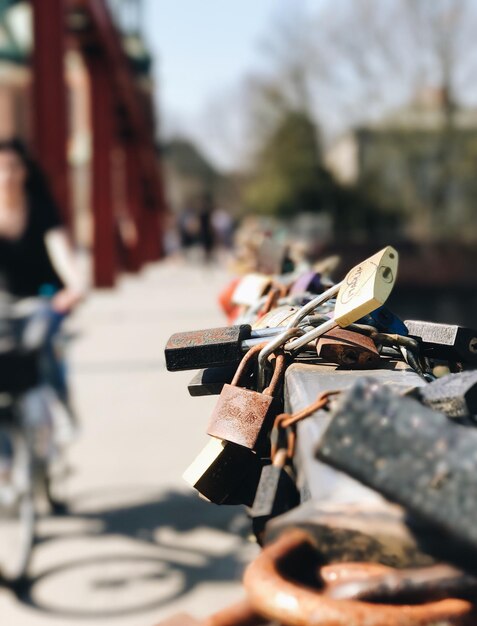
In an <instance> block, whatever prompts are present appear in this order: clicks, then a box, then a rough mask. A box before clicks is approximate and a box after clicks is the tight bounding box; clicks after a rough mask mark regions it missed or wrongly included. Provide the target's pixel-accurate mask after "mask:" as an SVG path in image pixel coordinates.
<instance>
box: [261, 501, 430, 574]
mask: <svg viewBox="0 0 477 626" xmlns="http://www.w3.org/2000/svg"><path fill="white" fill-rule="evenodd" d="M293 529H302V530H303V531H306V533H307V534H308V537H309V538H310V541H313V544H314V546H315V549H316V550H317V551H318V553H319V558H320V561H321V562H322V563H326V564H329V563H335V562H351V561H366V562H374V563H379V564H381V565H387V566H390V567H399V568H410V567H426V566H429V565H433V564H434V563H436V558H435V557H434V556H433V553H434V550H437V549H438V548H439V547H440V545H441V543H442V536H441V535H440V534H437V533H433V532H431V531H428V530H427V529H426V530H420V529H419V528H416V527H414V526H412V525H411V524H409V523H408V519H407V516H406V512H405V511H404V509H402V508H401V507H399V506H396V505H393V504H390V503H389V502H386V501H385V500H381V501H380V502H368V503H366V502H363V503H356V504H349V503H335V502H315V501H308V502H306V503H304V504H302V505H301V506H300V507H298V508H296V509H294V510H293V511H290V512H289V513H287V514H285V515H282V516H280V517H278V518H276V519H274V520H272V521H271V522H269V523H268V524H267V528H266V533H265V543H266V544H270V543H272V542H273V541H276V539H277V538H278V537H280V536H281V535H282V534H283V533H285V532H289V531H290V530H293Z"/></svg>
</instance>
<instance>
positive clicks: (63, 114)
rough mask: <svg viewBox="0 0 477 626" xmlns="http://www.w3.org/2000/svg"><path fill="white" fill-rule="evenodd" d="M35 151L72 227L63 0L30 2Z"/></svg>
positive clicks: (62, 211)
mask: <svg viewBox="0 0 477 626" xmlns="http://www.w3.org/2000/svg"><path fill="white" fill-rule="evenodd" d="M32 7H33V15H34V20H33V30H34V39H35V47H34V53H33V59H32V66H33V67H32V69H33V72H32V74H33V102H34V106H33V120H32V121H33V137H34V152H35V154H36V157H37V158H38V160H39V161H40V163H41V166H42V168H43V170H44V171H45V174H46V175H47V177H48V180H49V182H50V184H51V188H52V191H53V196H54V198H55V200H56V202H57V203H58V206H59V209H60V211H61V216H62V218H63V220H64V222H65V224H66V225H67V226H69V227H71V223H72V218H71V212H70V202H69V189H68V161H67V134H68V114H67V96H66V83H65V71H64V57H65V14H64V2H63V0H32Z"/></svg>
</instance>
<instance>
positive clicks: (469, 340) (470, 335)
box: [404, 320, 477, 363]
mask: <svg viewBox="0 0 477 626" xmlns="http://www.w3.org/2000/svg"><path fill="white" fill-rule="evenodd" d="M404 323H405V324H406V327H407V329H408V331H409V334H410V335H411V337H417V338H418V339H420V340H421V342H422V346H421V347H422V352H423V354H424V355H425V356H428V357H430V358H433V359H438V360H443V361H445V360H449V361H462V362H463V363H477V330H473V329H472V328H465V327H464V326H456V325H452V324H437V323H435V322H422V321H419V320H406V321H405V322H404Z"/></svg>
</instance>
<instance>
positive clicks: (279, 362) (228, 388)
mask: <svg viewBox="0 0 477 626" xmlns="http://www.w3.org/2000/svg"><path fill="white" fill-rule="evenodd" d="M264 345H265V344H260V345H258V346H255V347H254V348H252V349H251V350H250V351H249V352H248V353H247V354H246V355H245V357H244V358H243V359H242V361H241V363H240V365H239V367H238V369H237V372H236V374H235V376H234V378H233V380H232V383H231V384H230V385H228V384H226V385H224V387H223V389H222V392H221V394H220V396H219V399H218V401H217V404H216V406H215V409H214V411H213V413H212V415H211V417H210V420H209V425H208V428H207V434H209V435H211V436H212V437H217V438H219V439H223V440H225V441H231V442H233V443H236V444H238V445H240V446H244V447H246V448H249V449H251V450H254V449H255V448H256V447H257V445H259V443H260V442H259V439H260V438H261V436H262V435H263V434H265V433H266V432H267V430H269V429H271V427H272V420H273V417H274V415H275V414H276V406H277V403H276V402H275V399H274V397H273V396H274V393H275V392H276V390H277V389H278V387H279V385H280V383H281V381H282V379H283V375H284V373H285V357H284V356H283V354H279V355H278V356H277V357H276V363H275V369H274V372H273V376H272V380H271V381H270V385H269V386H268V387H267V389H265V390H264V392H263V393H258V392H257V391H253V390H250V389H244V388H243V387H238V386H236V385H238V384H239V383H240V381H241V379H242V377H243V375H244V373H245V372H246V371H247V370H248V368H249V367H250V366H251V364H252V363H253V361H254V359H255V358H256V355H257V354H258V353H259V352H260V351H261V349H262V348H263V346H264Z"/></svg>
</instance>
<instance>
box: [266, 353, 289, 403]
mask: <svg viewBox="0 0 477 626" xmlns="http://www.w3.org/2000/svg"><path fill="white" fill-rule="evenodd" d="M285 361H286V359H285V355H284V354H283V352H282V353H279V354H277V357H276V360H275V367H274V369H273V376H272V379H271V381H270V383H269V385H268V387H267V388H266V389H264V390H263V393H264V394H265V395H266V396H274V395H275V392H276V390H277V387H278V385H279V384H280V382H281V380H282V378H283V375H284V374H285V366H286V362H285Z"/></svg>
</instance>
